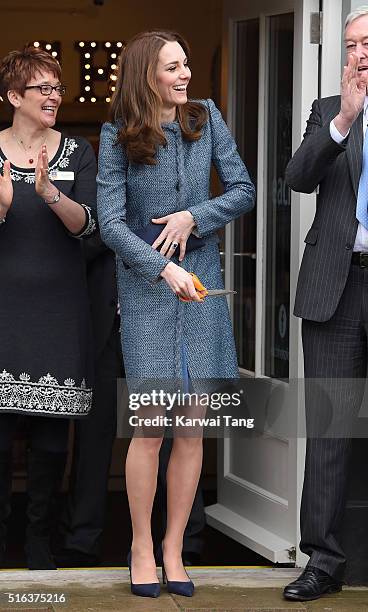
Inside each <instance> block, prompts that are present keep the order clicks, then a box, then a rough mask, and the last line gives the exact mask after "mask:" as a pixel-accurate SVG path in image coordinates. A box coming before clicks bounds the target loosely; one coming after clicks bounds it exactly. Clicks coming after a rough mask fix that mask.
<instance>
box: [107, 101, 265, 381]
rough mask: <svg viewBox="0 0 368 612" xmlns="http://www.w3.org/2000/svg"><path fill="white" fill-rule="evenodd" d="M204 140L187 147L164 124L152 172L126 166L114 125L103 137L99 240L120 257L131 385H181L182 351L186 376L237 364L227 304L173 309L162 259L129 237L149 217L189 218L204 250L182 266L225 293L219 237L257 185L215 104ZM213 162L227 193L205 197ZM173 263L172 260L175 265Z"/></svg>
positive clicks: (231, 371)
mask: <svg viewBox="0 0 368 612" xmlns="http://www.w3.org/2000/svg"><path fill="white" fill-rule="evenodd" d="M202 104H203V105H204V106H205V107H206V109H207V110H208V121H207V122H206V124H205V126H204V128H203V131H202V136H201V138H200V139H199V140H198V141H195V142H188V141H185V140H184V139H183V138H182V134H181V130H180V127H179V124H178V123H177V122H173V123H167V124H163V129H164V132H165V136H166V139H167V145H166V146H160V147H159V149H158V152H157V160H158V163H157V165H155V166H149V165H139V164H131V163H129V162H128V159H127V156H126V154H125V152H124V148H123V147H122V146H121V145H120V144H116V136H117V130H118V127H117V126H116V125H113V124H111V123H105V124H104V125H103V127H102V131H101V141H100V153H99V170H98V176H97V185H98V195H97V207H98V217H99V222H100V230H101V236H102V238H103V240H104V241H105V242H106V244H107V245H108V246H109V247H111V249H113V250H114V251H115V253H116V255H117V279H118V292H119V300H120V308H121V320H122V347H123V356H124V364H125V371H126V376H127V378H128V379H129V378H130V379H142V378H154V379H160V378H162V379H167V378H180V377H181V371H182V370H181V367H182V363H181V359H182V351H181V347H182V344H184V346H185V349H186V354H187V361H188V370H189V374H190V377H191V378H192V379H195V378H233V377H237V376H238V365H237V359H236V352H235V346H234V339H233V333H232V328H231V322H230V317H229V311H228V306H227V301H226V298H224V297H216V298H208V299H206V300H205V302H204V303H203V304H198V303H197V304H196V303H189V304H185V303H182V302H180V301H179V299H178V298H177V297H176V295H175V294H174V293H173V292H172V291H171V289H170V288H169V286H168V285H167V283H166V282H165V281H164V280H163V279H162V278H161V277H160V272H161V271H162V270H163V268H164V267H165V265H166V264H167V259H166V258H165V257H164V256H163V255H161V254H160V253H159V252H158V251H156V250H154V249H152V247H151V246H150V245H148V244H147V243H145V242H144V241H143V240H141V239H140V238H138V237H137V236H136V235H135V234H134V233H133V232H132V231H131V229H137V228H139V227H144V226H145V225H147V224H148V223H150V221H151V219H152V218H154V217H156V218H157V217H162V216H164V215H167V214H169V213H173V212H176V211H180V210H189V211H190V212H191V213H192V215H193V217H194V219H195V221H196V224H197V230H198V235H199V236H201V237H204V238H205V240H206V244H205V246H204V247H202V248H200V249H197V250H195V251H191V252H190V253H188V254H187V255H186V256H185V258H184V261H183V262H182V264H181V265H182V266H183V267H184V268H185V269H186V270H188V271H192V272H195V273H196V274H197V275H198V276H199V278H200V279H201V281H202V282H203V284H204V285H205V286H206V287H207V288H209V289H211V288H219V287H222V286H223V282H222V275H221V269H220V257H219V249H218V236H217V233H216V232H217V230H218V229H220V228H221V227H223V226H224V225H226V223H229V221H231V220H232V219H234V218H235V217H238V216H239V215H241V214H243V213H245V212H248V211H249V210H251V208H252V207H253V205H254V187H253V185H252V183H251V181H250V179H249V175H248V172H247V170H246V168H245V166H244V164H243V162H242V160H241V158H240V156H239V154H238V153H237V150H236V145H235V142H234V140H233V138H232V136H231V134H230V132H229V130H228V128H227V126H226V124H225V122H224V121H223V119H222V117H221V114H220V112H219V111H218V110H217V108H216V106H215V105H214V103H213V102H212V100H203V101H202ZM211 162H213V163H214V165H215V167H216V169H217V172H218V174H219V177H220V179H221V181H222V183H223V186H224V194H223V195H221V196H219V197H216V198H211V197H210V193H209V187H210V169H211ZM172 261H174V263H178V259H177V258H173V259H172Z"/></svg>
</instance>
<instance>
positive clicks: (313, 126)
mask: <svg viewBox="0 0 368 612" xmlns="http://www.w3.org/2000/svg"><path fill="white" fill-rule="evenodd" d="M346 142H347V139H346V140H344V141H343V143H342V144H338V143H337V142H335V141H334V140H333V138H331V135H330V119H329V120H328V121H327V122H325V124H323V120H322V116H321V109H320V102H319V100H315V101H314V102H313V104H312V111H311V114H310V116H309V119H308V121H307V128H306V131H305V133H304V136H303V141H302V143H301V145H300V147H299V149H298V150H297V151H296V152H295V154H294V156H293V157H292V158H291V160H290V161H289V163H288V165H287V167H286V171H285V178H286V182H287V184H288V185H289V187H291V189H293V190H294V191H301V192H302V193H312V191H314V190H315V189H316V187H317V186H318V185H319V184H320V182H321V181H322V180H323V179H324V177H325V176H326V174H327V172H328V170H329V168H330V167H331V165H332V164H333V163H334V161H335V160H336V158H337V157H338V156H339V155H340V154H341V153H342V152H344V151H345V149H346Z"/></svg>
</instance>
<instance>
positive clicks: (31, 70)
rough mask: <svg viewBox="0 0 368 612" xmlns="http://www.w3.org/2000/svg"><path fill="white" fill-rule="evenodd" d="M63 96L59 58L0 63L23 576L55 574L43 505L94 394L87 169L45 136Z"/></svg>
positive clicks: (4, 494)
mask: <svg viewBox="0 0 368 612" xmlns="http://www.w3.org/2000/svg"><path fill="white" fill-rule="evenodd" d="M64 93H65V87H64V86H63V85H62V84H61V70H60V65H59V63H58V62H57V61H56V60H55V59H54V58H53V57H51V55H49V54H48V53H47V52H45V51H42V50H41V49H35V48H33V47H30V48H26V49H24V50H23V51H13V52H11V53H9V54H8V55H7V56H6V57H5V58H4V59H3V60H2V61H1V62H0V94H1V96H2V98H3V100H4V102H8V103H9V104H10V105H11V107H12V110H13V121H12V125H11V127H9V128H7V129H5V130H3V131H2V132H0V262H1V263H0V287H1V299H0V563H1V561H2V559H1V558H2V557H4V552H5V536H6V520H7V518H8V516H9V513H10V495H11V451H12V443H13V439H14V434H15V431H16V427H17V422H18V420H19V415H27V417H26V420H27V421H29V423H28V425H29V432H30V437H29V438H30V444H29V452H28V496H29V501H28V508H27V515H28V527H27V534H26V546H25V551H26V557H27V563H28V567H29V568H30V569H56V567H55V564H54V561H53V558H52V555H51V554H50V550H49V517H50V502H51V501H52V499H53V497H54V496H55V493H56V492H57V490H58V488H59V485H60V482H61V478H62V475H63V472H64V465H65V456H66V450H67V438H68V425H69V418H68V417H86V416H87V414H88V412H89V409H90V406H91V399H92V390H91V387H92V380H91V355H92V351H91V347H90V322H89V314H88V313H89V309H88V298H87V290H86V282H85V272H84V264H83V258H82V253H81V243H80V241H79V240H76V238H81V237H84V236H88V235H89V234H91V233H92V232H93V231H94V229H95V221H94V212H93V210H94V208H95V197H96V194H95V189H96V187H95V177H96V162H95V156H94V152H93V150H92V147H91V146H90V145H89V144H88V142H87V141H85V140H83V139H81V138H69V137H66V136H64V135H63V134H61V133H60V132H58V131H56V130H55V129H53V127H54V125H55V121H56V115H57V112H58V108H59V106H60V103H61V98H62V96H63V94H64ZM29 416H31V418H28V417H29ZM58 417H59V418H58Z"/></svg>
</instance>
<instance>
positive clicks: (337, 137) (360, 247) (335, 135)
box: [330, 96, 368, 252]
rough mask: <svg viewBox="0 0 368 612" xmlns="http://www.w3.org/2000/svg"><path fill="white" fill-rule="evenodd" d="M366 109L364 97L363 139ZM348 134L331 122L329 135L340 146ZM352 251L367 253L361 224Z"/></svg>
mask: <svg viewBox="0 0 368 612" xmlns="http://www.w3.org/2000/svg"><path fill="white" fill-rule="evenodd" d="M367 109H368V96H366V97H365V100H364V111H363V138H364V137H365V133H366V130H367V123H368V110H367ZM349 132H350V130H349ZM349 132H348V133H347V134H346V135H345V136H342V135H341V134H340V132H339V130H338V129H337V127H336V126H335V124H334V122H333V120H332V121H331V123H330V135H331V138H332V139H333V140H334V141H335V142H337V143H338V144H341V143H342V141H343V140H345V138H346V136H347V135H348V134H349ZM367 206H368V202H367ZM354 251H365V252H368V230H367V229H366V228H365V227H364V226H363V225H362V224H361V223H359V224H358V231H357V233H356V236H355V242H354Z"/></svg>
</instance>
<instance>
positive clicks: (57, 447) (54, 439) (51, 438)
mask: <svg viewBox="0 0 368 612" xmlns="http://www.w3.org/2000/svg"><path fill="white" fill-rule="evenodd" d="M22 418H23V419H25V421H26V424H27V426H28V428H29V442H30V446H31V448H32V449H34V450H35V449H37V450H42V451H47V452H51V453H65V452H66V450H67V446H68V432H69V419H62V418H54V417H44V416H42V417H41V416H27V417H22ZM19 420H20V417H19V415H18V414H2V413H1V412H0V451H10V449H11V448H12V446H13V440H14V437H15V433H16V430H17V427H18V423H19Z"/></svg>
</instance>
